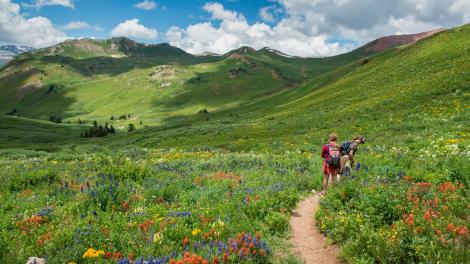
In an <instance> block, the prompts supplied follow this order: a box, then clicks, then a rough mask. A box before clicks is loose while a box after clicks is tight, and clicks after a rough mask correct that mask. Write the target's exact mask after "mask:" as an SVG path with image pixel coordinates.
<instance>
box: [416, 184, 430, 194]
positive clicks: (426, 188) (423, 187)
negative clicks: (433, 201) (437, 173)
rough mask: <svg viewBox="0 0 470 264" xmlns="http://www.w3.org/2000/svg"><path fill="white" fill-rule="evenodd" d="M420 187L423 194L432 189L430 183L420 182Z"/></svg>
mask: <svg viewBox="0 0 470 264" xmlns="http://www.w3.org/2000/svg"><path fill="white" fill-rule="evenodd" d="M418 187H419V190H420V191H421V192H425V191H428V190H429V188H431V183H430V182H418Z"/></svg>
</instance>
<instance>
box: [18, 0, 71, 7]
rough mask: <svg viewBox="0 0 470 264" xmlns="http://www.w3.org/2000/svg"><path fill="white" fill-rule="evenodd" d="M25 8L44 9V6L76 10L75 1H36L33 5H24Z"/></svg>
mask: <svg viewBox="0 0 470 264" xmlns="http://www.w3.org/2000/svg"><path fill="white" fill-rule="evenodd" d="M23 5H24V6H25V7H35V8H42V7H44V6H63V7H67V8H71V9H75V5H74V3H73V0H34V1H33V3H32V4H23Z"/></svg>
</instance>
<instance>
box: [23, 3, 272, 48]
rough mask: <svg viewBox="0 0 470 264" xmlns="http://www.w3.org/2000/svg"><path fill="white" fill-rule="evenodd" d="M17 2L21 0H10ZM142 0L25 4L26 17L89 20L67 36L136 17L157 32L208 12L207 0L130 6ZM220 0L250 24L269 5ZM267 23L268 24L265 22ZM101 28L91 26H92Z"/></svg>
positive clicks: (100, 33) (106, 29)
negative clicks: (85, 26) (205, 7)
mask: <svg viewBox="0 0 470 264" xmlns="http://www.w3.org/2000/svg"><path fill="white" fill-rule="evenodd" d="M14 2H17V3H19V4H21V3H24V1H14ZM140 2H143V1H139V0H137V1H136V0H75V1H74V5H75V8H74V9H72V8H66V7H63V6H45V7H42V8H40V9H38V8H28V9H26V10H27V13H28V17H35V16H45V17H47V18H49V20H51V22H52V23H53V24H54V25H56V26H57V27H59V28H60V27H61V26H64V25H66V24H68V23H70V22H72V21H84V22H87V23H88V24H90V26H92V28H90V29H76V30H67V35H68V36H70V37H76V38H78V37H83V36H86V37H92V36H93V37H96V38H109V37H110V31H111V30H112V29H113V28H114V27H115V26H116V25H117V24H119V23H120V22H122V21H123V20H127V19H133V18H138V19H139V21H140V23H141V24H143V25H145V26H147V27H151V28H155V29H157V30H158V31H159V32H165V31H167V30H168V29H169V28H170V27H171V26H179V27H181V28H183V27H187V26H188V25H190V24H195V23H199V22H201V21H207V20H209V19H210V17H211V16H210V14H208V13H207V12H205V11H204V9H203V6H204V4H205V3H207V2H211V1H202V0H196V1H188V0H160V1H153V2H154V3H155V4H156V8H155V9H152V10H143V9H139V8H136V7H134V5H135V4H138V3H140ZM217 2H219V3H222V4H223V5H224V7H225V8H226V9H229V10H234V11H238V12H240V13H242V14H243V15H244V16H245V17H246V19H247V20H248V22H249V23H250V24H252V23H254V22H256V21H260V16H259V10H260V9H261V8H262V7H265V6H269V5H272V4H273V3H272V2H270V1H268V0H228V1H227V0H225V1H217ZM267 23H268V24H272V23H269V22H267ZM95 26H96V27H99V28H101V29H102V30H95V29H94V28H93V27H95ZM139 40H140V41H143V42H164V41H165V39H164V36H163V37H162V36H161V37H160V38H159V39H158V40H148V39H139Z"/></svg>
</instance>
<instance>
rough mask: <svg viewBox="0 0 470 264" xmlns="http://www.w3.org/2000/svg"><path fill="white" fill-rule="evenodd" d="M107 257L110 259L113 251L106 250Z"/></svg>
mask: <svg viewBox="0 0 470 264" xmlns="http://www.w3.org/2000/svg"><path fill="white" fill-rule="evenodd" d="M104 257H105V258H107V259H109V258H111V252H109V251H108V252H106V254H105V255H104Z"/></svg>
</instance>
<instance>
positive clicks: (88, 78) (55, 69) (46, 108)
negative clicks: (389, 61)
mask: <svg viewBox="0 0 470 264" xmlns="http://www.w3.org/2000/svg"><path fill="white" fill-rule="evenodd" d="M247 51H248V52H243V51H242V49H239V50H234V51H232V52H230V53H228V54H226V55H224V56H194V55H191V54H188V53H186V52H184V51H183V50H181V49H178V48H175V47H172V46H169V45H167V44H158V45H144V44H140V43H136V42H134V41H131V40H128V39H125V38H113V39H110V40H102V41H96V40H90V39H82V40H70V41H66V42H64V43H61V44H58V45H56V46H54V47H51V48H46V49H42V50H38V51H35V52H33V53H25V54H22V55H21V56H20V57H19V58H17V59H16V60H15V61H13V62H12V63H11V64H10V65H9V66H8V67H7V68H6V69H4V70H2V71H1V72H0V80H1V82H0V95H1V96H0V112H3V113H9V112H12V111H14V112H15V113H16V114H17V115H20V116H24V117H29V118H36V119H47V118H48V117H49V116H51V115H55V116H60V117H62V118H63V119H65V120H70V121H72V122H76V121H77V120H78V119H79V118H80V119H82V120H89V121H91V120H93V119H98V120H100V121H103V122H104V120H105V119H109V118H110V117H111V116H119V115H123V114H132V115H134V120H136V122H140V121H143V123H145V124H148V125H160V124H163V122H164V120H165V119H166V118H168V117H172V116H184V115H192V114H195V113H197V112H199V111H200V110H202V109H208V111H209V112H215V111H221V110H224V109H228V108H234V107H239V106H240V105H244V104H246V103H249V102H252V101H253V100H254V99H259V98H261V97H264V96H269V95H272V94H275V93H279V92H282V91H286V90H289V89H293V88H294V87H296V86H298V85H299V84H301V83H303V82H305V81H307V80H309V79H311V78H312V77H316V76H319V75H321V74H323V73H325V72H328V71H330V70H332V69H335V68H337V67H338V66H341V65H345V64H347V63H350V62H352V61H355V60H358V59H359V58H361V57H362V56H363V55H361V54H363V53H362V52H361V51H354V52H352V53H351V54H345V55H341V56H337V57H332V58H324V59H303V58H297V57H289V56H286V55H284V54H281V53H279V52H277V51H274V50H270V49H267V48H266V49H261V50H259V51H255V50H251V49H249V50H247ZM108 121H110V120H108Z"/></svg>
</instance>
